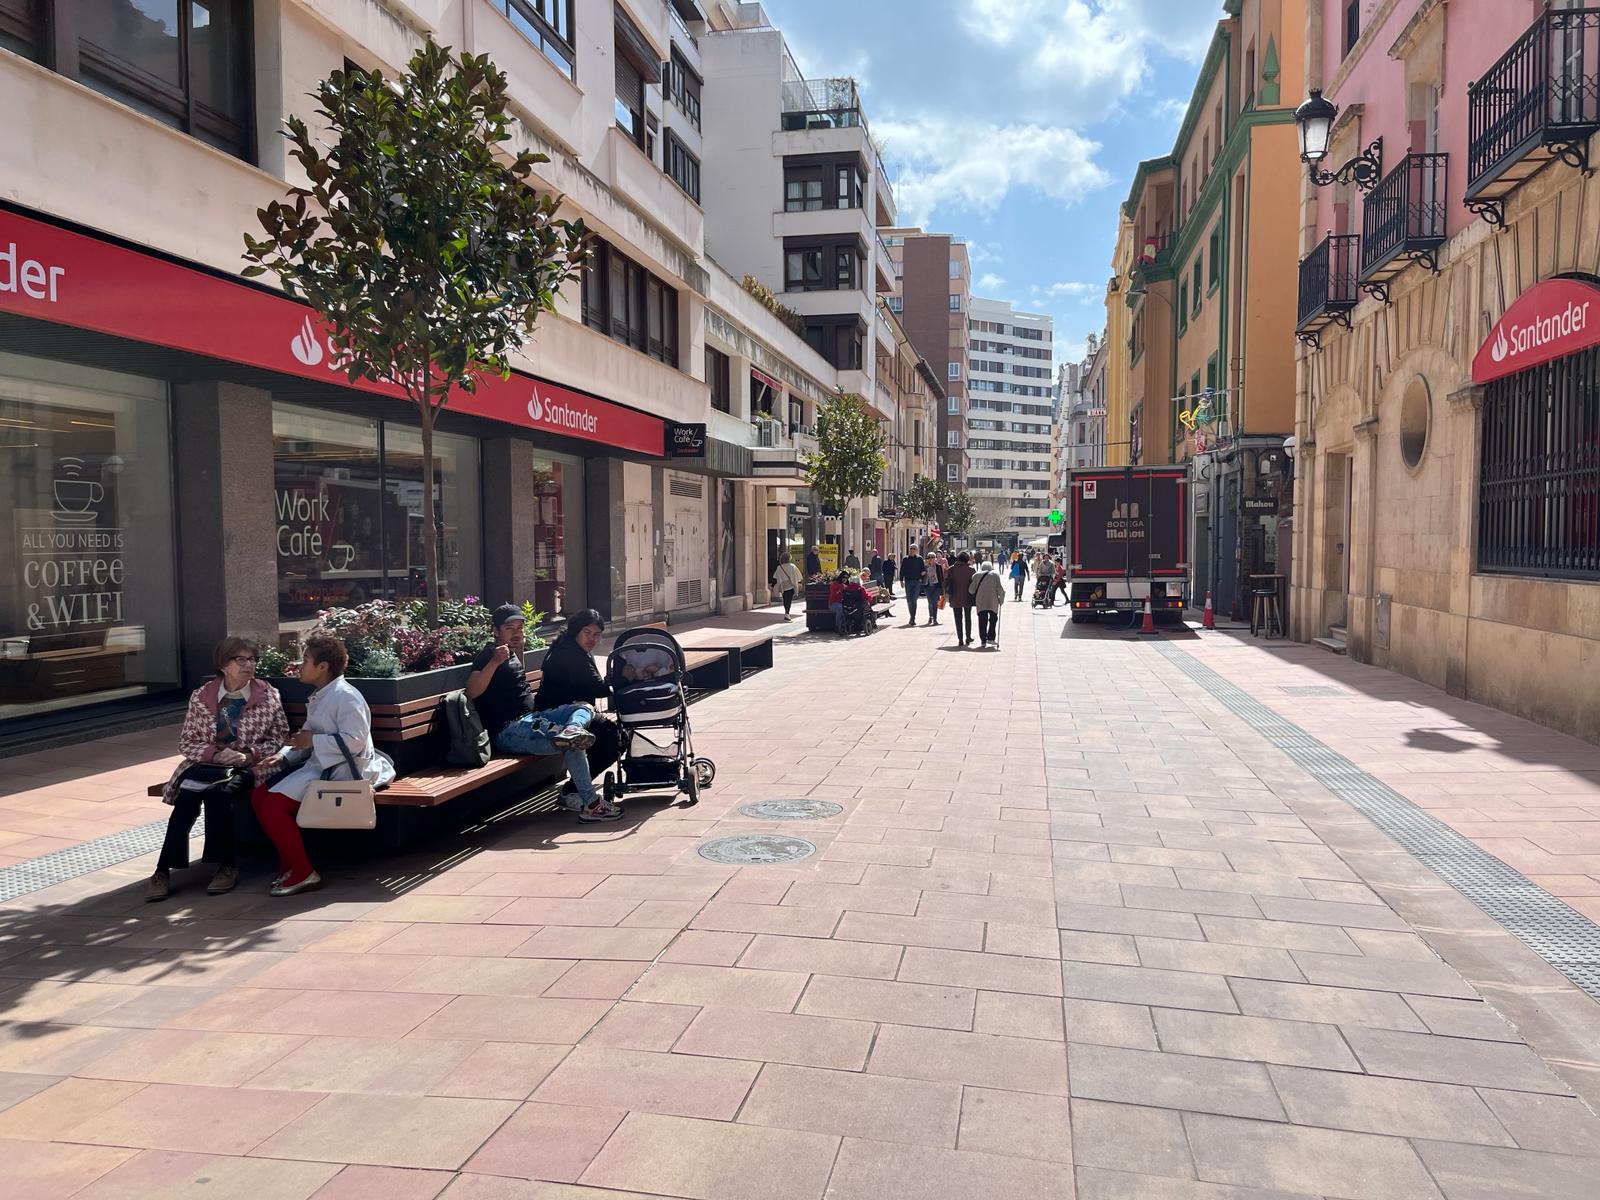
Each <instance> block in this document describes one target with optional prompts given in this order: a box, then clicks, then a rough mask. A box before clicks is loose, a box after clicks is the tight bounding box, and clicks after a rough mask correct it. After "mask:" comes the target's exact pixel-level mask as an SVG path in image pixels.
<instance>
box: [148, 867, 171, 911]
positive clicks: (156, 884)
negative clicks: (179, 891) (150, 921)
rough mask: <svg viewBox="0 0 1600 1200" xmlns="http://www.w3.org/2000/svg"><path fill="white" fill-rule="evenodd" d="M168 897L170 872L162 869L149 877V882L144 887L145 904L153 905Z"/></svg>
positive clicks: (169, 892)
mask: <svg viewBox="0 0 1600 1200" xmlns="http://www.w3.org/2000/svg"><path fill="white" fill-rule="evenodd" d="M170 895H172V872H171V871H168V870H166V869H164V868H163V869H160V870H158V871H156V873H155V874H154V875H152V876H150V882H149V883H147V884H145V885H144V898H145V903H147V904H154V903H155V902H156V901H158V900H165V899H166V898H167V897H168V896H170Z"/></svg>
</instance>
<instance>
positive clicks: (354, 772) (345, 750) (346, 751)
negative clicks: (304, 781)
mask: <svg viewBox="0 0 1600 1200" xmlns="http://www.w3.org/2000/svg"><path fill="white" fill-rule="evenodd" d="M333 740H334V741H336V742H338V743H339V753H341V754H343V755H344V761H345V762H347V763H348V764H349V765H350V778H351V779H360V778H361V772H360V771H359V770H358V769H357V768H356V760H355V757H354V756H353V755H352V754H351V753H350V747H349V746H346V745H345V744H344V735H343V734H342V733H336V734H334V735H333ZM338 769H339V768H338V767H337V766H332V767H329V768H328V769H327V770H326V771H324V772H323V773H322V778H324V779H332V778H333V773H334V772H335V771H337V770H338Z"/></svg>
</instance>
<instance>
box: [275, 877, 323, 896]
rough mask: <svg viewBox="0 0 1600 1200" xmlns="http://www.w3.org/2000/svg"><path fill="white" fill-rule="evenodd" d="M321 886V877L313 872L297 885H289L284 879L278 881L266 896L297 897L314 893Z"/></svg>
mask: <svg viewBox="0 0 1600 1200" xmlns="http://www.w3.org/2000/svg"><path fill="white" fill-rule="evenodd" d="M321 886H322V876H321V875H318V874H317V873H316V872H315V871H313V872H311V874H309V875H307V876H306V877H305V878H304V879H302V880H301V881H300V882H299V883H289V882H288V880H287V879H286V878H285V879H281V880H279V882H278V883H276V884H274V885H273V888H272V891H271V892H269V893H268V895H272V896H297V895H299V894H300V893H301V892H314V891H316V890H317V889H318V888H319V887H321Z"/></svg>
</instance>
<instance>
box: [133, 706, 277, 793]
mask: <svg viewBox="0 0 1600 1200" xmlns="http://www.w3.org/2000/svg"><path fill="white" fill-rule="evenodd" d="M222 688H223V683H222V681H221V680H220V679H208V680H207V681H206V682H205V683H202V684H201V685H200V686H199V687H197V688H196V689H195V690H194V694H193V695H191V696H190V697H189V711H188V712H187V713H186V714H184V718H183V728H182V729H181V730H180V731H179V732H178V753H180V754H182V755H183V761H182V762H181V763H179V764H178V767H177V769H176V770H175V771H173V772H172V778H171V779H169V780H167V786H166V788H165V789H164V790H163V791H162V794H161V799H162V800H164V801H165V802H166V803H168V804H171V803H172V802H173V801H174V800H175V799H176V798H177V795H178V780H179V779H180V778H181V777H182V775H183V772H184V770H185V769H187V768H188V767H190V766H191V765H193V764H194V763H197V762H210V761H211V760H212V756H213V755H215V754H216V752H217V751H218V750H220V749H222V747H220V746H218V745H217V740H216V739H217V703H218V700H219V699H220V698H221V695H222ZM288 740H289V719H288V718H287V717H285V716H284V715H283V702H282V701H281V700H279V699H278V689H277V688H275V687H273V686H272V685H271V684H270V683H266V682H264V681H262V680H260V679H252V680H251V681H250V694H249V696H248V697H247V698H246V699H245V702H244V711H243V712H241V713H240V714H239V727H238V729H237V730H236V731H235V740H234V743H233V745H232V746H231V747H229V749H233V750H238V751H240V752H241V753H243V754H244V755H245V757H247V758H248V759H249V760H250V765H251V766H254V765H255V764H256V763H258V762H260V761H261V760H262V759H264V758H268V757H270V756H271V755H274V754H276V753H277V752H278V751H279V750H280V749H281V748H282V747H283V744H284V742H286V741H288Z"/></svg>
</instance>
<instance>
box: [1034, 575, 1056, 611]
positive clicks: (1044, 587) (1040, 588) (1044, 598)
mask: <svg viewBox="0 0 1600 1200" xmlns="http://www.w3.org/2000/svg"><path fill="white" fill-rule="evenodd" d="M1053 582H1054V581H1053V580H1052V579H1051V578H1050V577H1049V576H1047V575H1040V576H1039V577H1038V578H1037V579H1036V580H1034V583H1033V600H1032V602H1031V607H1033V608H1049V607H1051V602H1050V587H1051V584H1052V583H1053Z"/></svg>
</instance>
